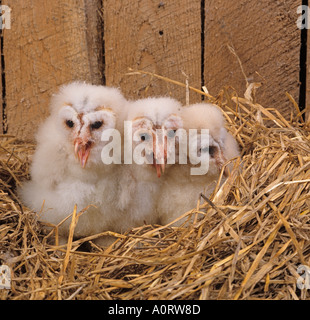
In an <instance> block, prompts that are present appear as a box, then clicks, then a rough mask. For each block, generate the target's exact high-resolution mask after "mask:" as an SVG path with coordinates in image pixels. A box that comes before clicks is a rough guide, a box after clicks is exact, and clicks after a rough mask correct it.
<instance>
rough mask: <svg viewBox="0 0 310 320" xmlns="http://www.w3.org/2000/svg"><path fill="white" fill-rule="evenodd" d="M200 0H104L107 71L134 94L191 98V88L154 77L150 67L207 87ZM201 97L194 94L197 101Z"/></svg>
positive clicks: (110, 81) (109, 78)
mask: <svg viewBox="0 0 310 320" xmlns="http://www.w3.org/2000/svg"><path fill="white" fill-rule="evenodd" d="M200 4H201V1H198V0H182V1H177V0H171V1H154V0H143V1H141V0H140V1H114V0H104V1H103V8H104V35H105V61H106V68H105V75H106V80H107V85H114V86H120V87H121V89H122V90H123V92H124V94H125V95H126V97H128V98H135V99H136V98H142V97H146V96H150V95H171V96H172V97H174V98H177V99H179V100H180V101H181V102H183V103H185V89H184V88H181V87H179V86H176V85H172V84H169V83H166V82H164V81H162V80H157V79H155V78H151V77H150V76H128V75H126V73H127V72H128V69H129V68H133V69H134V70H137V69H139V70H145V71H150V72H154V73H156V74H159V75H162V76H165V77H168V78H171V79H174V80H178V81H180V82H182V83H185V80H186V77H185V76H184V75H183V74H182V71H183V72H184V73H185V74H186V75H187V76H188V79H189V83H190V85H192V86H195V87H197V88H200V86H201V21H200ZM200 99H201V97H200V96H199V95H197V94H195V93H193V94H191V102H195V101H200Z"/></svg>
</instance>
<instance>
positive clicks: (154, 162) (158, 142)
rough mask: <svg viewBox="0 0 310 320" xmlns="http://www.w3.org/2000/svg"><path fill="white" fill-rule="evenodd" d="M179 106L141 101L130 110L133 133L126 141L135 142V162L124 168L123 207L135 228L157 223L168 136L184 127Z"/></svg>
mask: <svg viewBox="0 0 310 320" xmlns="http://www.w3.org/2000/svg"><path fill="white" fill-rule="evenodd" d="M180 107H181V104H180V103H179V102H178V101H176V100H174V99H172V98H168V97H158V98H146V99H140V100H137V101H134V102H131V104H130V105H129V107H128V116H127V121H128V123H129V124H130V127H131V128H132V132H130V131H129V132H127V137H126V133H125V139H127V140H132V158H133V159H132V164H127V165H126V164H125V165H124V166H123V167H122V170H123V173H122V179H121V182H120V186H121V193H120V205H121V206H122V209H123V210H126V211H127V214H128V216H130V217H132V226H139V225H142V224H144V223H147V224H154V223H158V215H157V214H156V203H157V200H158V195H159V191H160V187H161V184H162V177H161V176H162V175H163V173H164V171H165V166H166V160H167V153H168V152H169V150H167V144H166V140H165V135H166V133H167V131H169V130H173V129H176V128H178V127H179V126H181V125H182V122H181V118H180V116H179V115H178V114H179V112H180ZM141 146H144V147H143V149H139V147H141ZM136 151H138V152H136ZM139 156H140V157H139ZM139 161H140V162H139ZM137 162H139V163H137ZM132 226H131V227H132Z"/></svg>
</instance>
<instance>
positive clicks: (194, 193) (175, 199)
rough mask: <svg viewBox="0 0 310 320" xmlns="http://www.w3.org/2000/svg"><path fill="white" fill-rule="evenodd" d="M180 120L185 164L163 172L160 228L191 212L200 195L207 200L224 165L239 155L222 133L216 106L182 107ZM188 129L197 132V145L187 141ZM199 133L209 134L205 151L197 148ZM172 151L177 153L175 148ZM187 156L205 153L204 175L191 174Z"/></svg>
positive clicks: (230, 141)
mask: <svg viewBox="0 0 310 320" xmlns="http://www.w3.org/2000/svg"><path fill="white" fill-rule="evenodd" d="M181 116H182V119H183V122H184V129H186V131H187V137H188V148H187V153H188V154H187V164H176V165H174V166H172V167H171V168H170V170H169V172H167V176H166V179H165V182H164V184H163V186H162V188H161V192H160V196H159V198H160V201H158V212H159V217H160V222H161V223H162V224H167V223H169V222H172V221H174V220H175V219H177V218H178V217H180V216H181V215H182V214H184V213H186V212H188V211H190V210H192V209H194V208H195V207H196V205H197V202H198V201H199V199H200V193H203V194H204V195H205V196H207V197H209V196H210V195H211V193H212V192H213V190H214V188H215V186H216V184H217V182H218V179H219V176H220V171H221V169H222V167H223V165H224V164H225V162H226V161H227V160H229V159H232V158H234V157H237V156H238V155H239V148H238V145H237V142H236V141H235V139H234V138H233V137H232V136H231V135H230V134H229V133H228V132H227V130H226V129H225V127H224V125H225V123H224V119H223V115H222V113H221V111H220V110H219V109H218V108H217V107H216V106H214V105H211V104H206V103H199V104H195V105H192V106H189V107H184V108H182V113H181ZM190 129H196V130H198V135H197V138H198V139H197V138H195V139H196V141H197V140H198V141H197V145H195V143H194V141H191V137H190V135H189V130H190ZM201 129H207V130H209V137H208V141H207V144H206V145H207V147H204V148H202V146H200V143H201V140H199V138H200V137H201V135H200V133H199V132H201V131H200V130H201ZM199 141H200V142H199ZM193 146H194V149H193ZM176 150H177V151H178V148H176ZM190 152H193V153H195V154H202V153H203V152H205V153H208V157H209V163H208V170H207V172H206V173H205V174H202V175H199V174H197V175H194V174H192V172H191V169H193V168H196V169H197V167H199V165H193V164H191V160H190V157H189V154H190ZM200 165H201V164H200ZM230 169H231V166H230ZM222 182H223V181H222ZM184 221H185V220H184V219H180V220H179V221H178V222H176V223H175V225H180V224H182V223H183V222H184Z"/></svg>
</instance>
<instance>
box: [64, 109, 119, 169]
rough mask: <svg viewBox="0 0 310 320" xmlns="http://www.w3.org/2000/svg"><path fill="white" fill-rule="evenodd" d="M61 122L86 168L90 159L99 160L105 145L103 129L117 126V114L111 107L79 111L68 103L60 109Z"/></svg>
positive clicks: (77, 155)
mask: <svg viewBox="0 0 310 320" xmlns="http://www.w3.org/2000/svg"><path fill="white" fill-rule="evenodd" d="M58 117H59V122H60V125H61V126H62V127H63V129H64V132H65V135H66V138H67V139H68V141H69V143H70V144H71V145H72V150H74V154H75V156H76V157H77V159H78V160H79V162H80V164H81V167H82V168H85V166H86V164H87V162H88V159H91V162H98V161H99V160H100V154H101V150H102V147H103V142H101V135H102V132H103V130H106V129H109V128H115V123H116V120H115V114H114V112H112V110H111V109H106V108H104V107H98V108H96V109H95V110H94V111H93V112H88V113H83V112H80V113H79V112H77V111H76V110H75V109H74V106H72V105H69V104H66V105H64V107H63V108H61V109H60V110H59V114H58Z"/></svg>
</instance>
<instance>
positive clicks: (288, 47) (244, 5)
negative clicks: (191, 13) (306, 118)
mask: <svg viewBox="0 0 310 320" xmlns="http://www.w3.org/2000/svg"><path fill="white" fill-rule="evenodd" d="M300 4H301V0H291V1H274V0H262V1H248V0H238V1H226V0H206V24H205V31H206V47H205V61H204V67H205V68H204V70H205V83H206V86H207V88H208V89H209V91H210V92H211V93H212V94H217V93H218V92H219V90H220V89H221V88H222V87H223V86H233V87H234V88H235V89H236V90H237V92H238V94H239V95H243V94H244V92H245V90H246V81H245V78H244V75H243V74H242V72H241V68H240V65H239V63H238V60H237V58H236V57H235V56H234V55H233V54H232V53H231V52H230V50H229V49H228V45H229V46H231V47H233V48H234V49H235V52H236V53H237V55H238V57H239V58H240V61H241V63H242V67H243V69H244V72H245V74H246V77H247V80H248V82H263V83H264V85H263V86H262V87H261V88H260V89H258V91H257V101H258V102H259V103H261V104H262V105H264V106H265V107H275V108H277V109H278V110H280V111H281V113H282V114H283V115H285V116H287V117H289V115H290V113H291V111H292V109H293V107H292V104H291V103H290V101H289V100H288V99H287V97H286V95H285V92H286V91H288V92H289V93H290V94H291V95H292V96H293V97H294V98H295V100H296V101H297V102H298V100H299V68H300V30H299V29H298V28H297V25H296V21H297V17H298V15H297V7H298V6H299V5H300Z"/></svg>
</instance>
